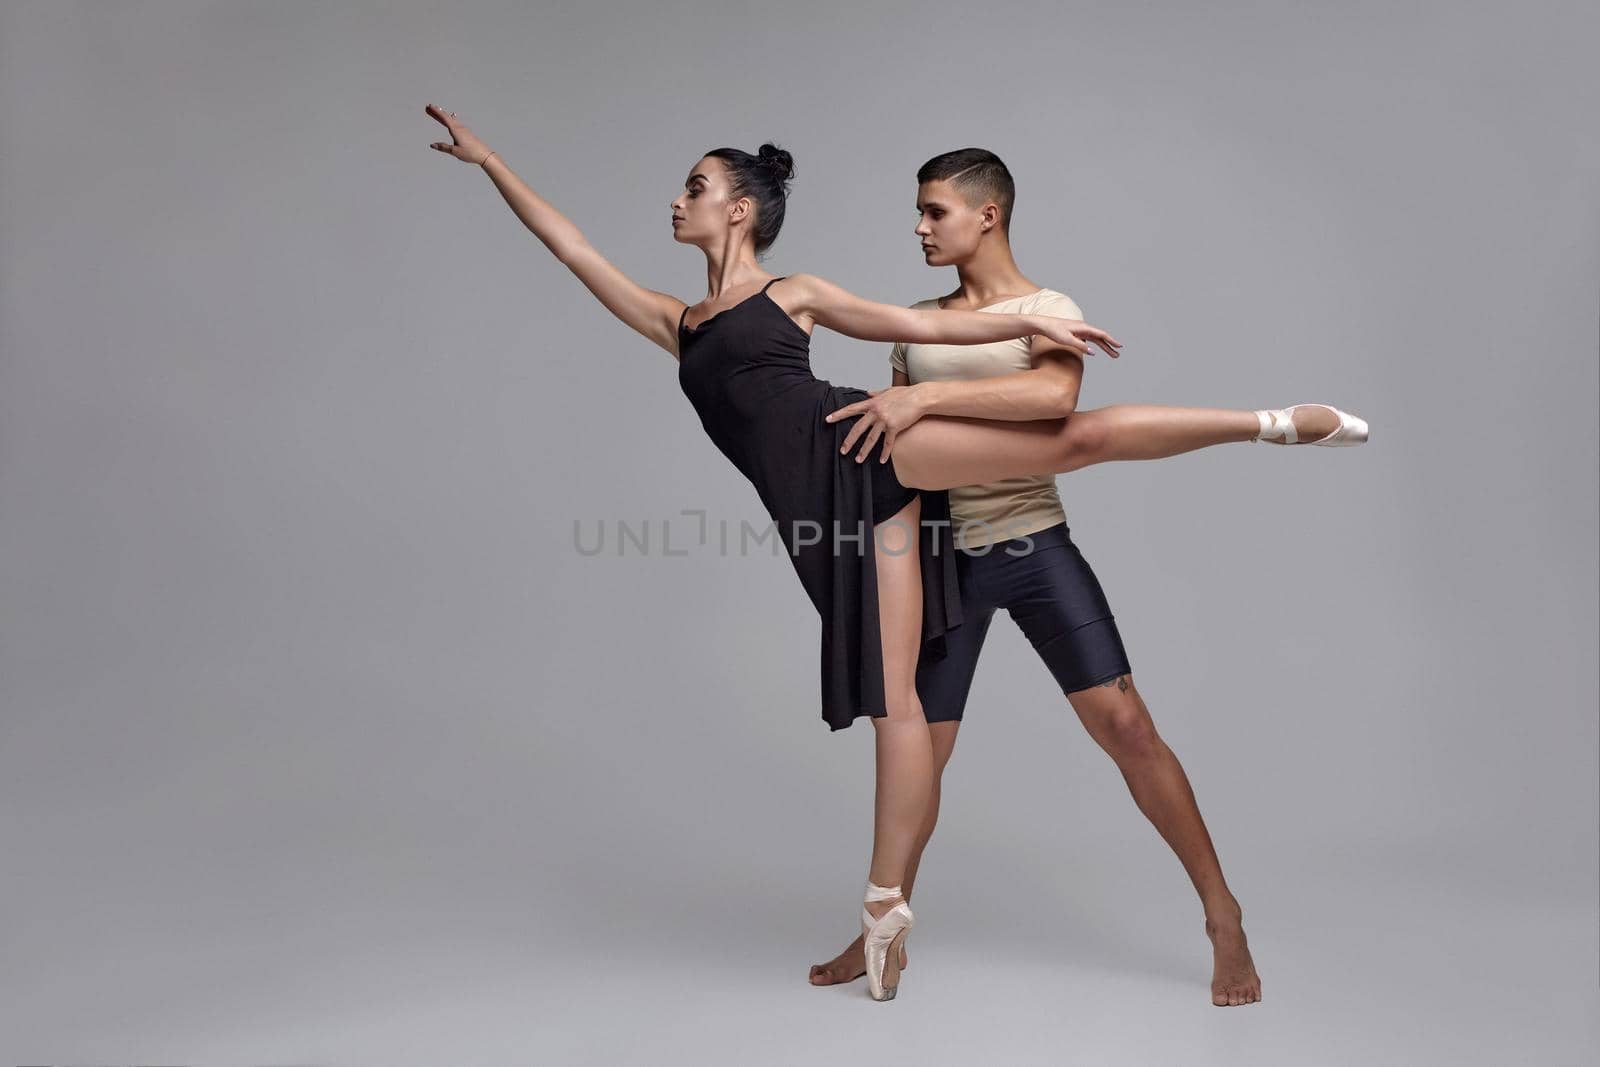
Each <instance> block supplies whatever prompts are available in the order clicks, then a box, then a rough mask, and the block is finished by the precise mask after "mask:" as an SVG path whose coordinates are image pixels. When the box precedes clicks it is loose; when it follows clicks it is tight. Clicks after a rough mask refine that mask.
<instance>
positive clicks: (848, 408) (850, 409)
mask: <svg viewBox="0 0 1600 1067" xmlns="http://www.w3.org/2000/svg"><path fill="white" fill-rule="evenodd" d="M865 403H866V401H865V400H857V401H856V402H855V403H854V404H846V405H845V406H844V407H842V408H839V409H837V410H835V411H830V412H829V413H828V414H827V416H826V417H825V418H823V420H822V421H823V422H838V421H839V420H840V419H847V418H849V417H850V416H851V415H854V414H856V412H857V411H859V410H860V409H861V407H862V405H864V404H865Z"/></svg>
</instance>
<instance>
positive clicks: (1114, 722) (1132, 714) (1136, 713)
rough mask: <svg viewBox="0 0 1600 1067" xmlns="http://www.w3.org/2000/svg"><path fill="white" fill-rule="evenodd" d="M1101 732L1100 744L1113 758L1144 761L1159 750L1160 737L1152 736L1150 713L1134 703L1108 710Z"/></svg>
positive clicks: (1153, 730) (1154, 728) (1153, 728)
mask: <svg viewBox="0 0 1600 1067" xmlns="http://www.w3.org/2000/svg"><path fill="white" fill-rule="evenodd" d="M1101 729H1102V731H1103V735H1104V740H1103V741H1102V744H1104V745H1105V748H1106V751H1107V752H1109V753H1110V754H1111V756H1112V757H1113V758H1115V759H1119V760H1121V759H1147V758H1149V757H1150V756H1153V755H1155V754H1156V753H1157V752H1159V751H1160V750H1161V735H1160V734H1158V733H1156V725H1155V723H1153V722H1151V721H1150V713H1149V712H1147V711H1146V710H1145V709H1144V707H1143V706H1142V705H1141V704H1139V703H1138V702H1137V701H1130V702H1127V703H1124V704H1121V705H1120V706H1119V707H1116V708H1114V709H1112V711H1111V713H1110V714H1109V715H1107V716H1106V717H1105V719H1104V722H1103V725H1102V727H1101Z"/></svg>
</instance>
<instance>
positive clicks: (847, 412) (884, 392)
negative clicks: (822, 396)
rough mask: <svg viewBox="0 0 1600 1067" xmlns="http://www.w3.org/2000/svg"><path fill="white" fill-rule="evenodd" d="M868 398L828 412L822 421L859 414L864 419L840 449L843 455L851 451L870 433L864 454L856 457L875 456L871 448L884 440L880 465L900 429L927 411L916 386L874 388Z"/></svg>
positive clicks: (886, 458)
mask: <svg viewBox="0 0 1600 1067" xmlns="http://www.w3.org/2000/svg"><path fill="white" fill-rule="evenodd" d="M867 395H868V396H869V397H870V398H871V399H869V400H857V401H856V402H855V403H854V404H846V405H845V406H844V407H842V408H839V409H837V410H835V411H831V412H829V413H828V414H827V415H826V416H824V417H823V420H822V421H823V422H838V421H839V420H840V419H847V418H849V417H850V416H852V415H860V416H861V418H860V419H858V420H857V421H856V424H855V425H854V426H852V427H850V432H849V433H848V434H847V435H845V439H844V447H843V448H841V449H839V452H840V453H841V454H843V453H845V452H849V451H850V449H851V448H853V447H854V446H855V443H856V442H857V441H858V440H860V439H861V435H862V434H864V433H867V432H868V431H871V436H869V437H868V438H867V439H866V441H864V442H863V443H862V445H861V452H860V454H859V455H857V456H856V462H857V463H860V462H862V461H863V460H865V459H866V458H867V456H869V455H870V454H871V453H872V446H873V445H874V444H875V443H876V442H877V440H878V438H879V437H883V453H882V455H880V456H879V457H878V462H879V463H887V462H889V450H890V449H892V448H893V447H894V439H895V437H896V436H898V435H899V433H900V431H901V430H904V429H905V428H906V427H907V426H910V425H911V424H912V423H914V422H916V421H917V420H918V419H920V418H922V416H923V415H925V414H927V410H926V409H925V408H924V407H923V406H922V402H921V401H920V400H919V399H918V395H919V394H918V393H917V389H916V386H913V385H891V386H889V387H888V388H887V389H872V390H869V391H868V393H867Z"/></svg>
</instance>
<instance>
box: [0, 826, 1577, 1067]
mask: <svg viewBox="0 0 1600 1067" xmlns="http://www.w3.org/2000/svg"><path fill="white" fill-rule="evenodd" d="M1397 859H1398V860H1399V861H1400V862H1399V863H1398V864H1397V863H1396V862H1395V861H1396V860H1397ZM1078 860H1079V862H1080V863H1081V864H1083V865H1089V866H1093V867H1095V868H1097V869H1098V871H1099V873H1100V875H1101V877H1100V878H1097V879H1094V880H1088V885H1089V886H1090V888H1089V890H1088V891H1087V892H1077V893H1075V892H1074V891H1073V889H1072V887H1071V886H1069V885H1066V884H1063V883H1062V882H1060V881H1058V880H1057V881H1052V880H1046V881H1044V882H1043V883H1039V884H1034V885H1033V886H1032V887H1031V888H1029V889H1027V891H1026V892H1022V893H1021V894H1020V898H1019V899H1021V900H1026V901H1027V902H1028V903H1029V904H1030V905H1031V907H1030V910H1029V911H1028V913H1027V915H1026V916H1025V915H1024V913H1023V912H1022V911H1020V910H1018V909H1016V908H1007V907H1006V899H1007V897H1008V896H1011V895H1013V894H1007V893H1004V892H1001V891H1002V890H1004V889H1006V888H1007V886H1008V885H1010V886H1014V887H1022V886H1023V885H1024V883H1023V882H1022V881H1020V880H1019V881H1016V882H1012V883H997V884H995V885H991V886H983V885H980V884H978V883H976V882H971V881H964V880H963V879H962V878H961V877H959V876H958V875H957V876H952V877H951V878H949V879H947V881H948V883H949V884H946V885H942V886H935V887H934V888H931V889H928V890H927V891H926V892H925V893H922V894H919V897H920V898H921V899H919V900H918V902H917V907H918V912H919V923H920V925H919V927H918V930H917V932H916V935H915V937H914V940H913V941H912V942H911V945H910V948H911V953H912V956H911V965H910V967H909V968H908V970H907V972H906V975H905V977H904V985H903V987H902V993H901V995H900V996H899V997H898V998H897V999H896V1000H895V1001H893V1002H891V1003H886V1004H875V1003H873V1002H872V1001H870V1000H869V999H868V998H867V996H866V993H865V988H864V983H863V982H856V983H853V984H851V985H849V986H846V987H836V988H831V989H813V988H809V987H807V986H806V985H805V979H804V975H805V970H806V965H807V964H808V963H809V962H810V960H811V959H812V958H813V957H814V956H817V955H819V954H820V953H819V950H821V949H824V948H831V947H835V945H834V943H835V942H839V947H842V943H843V940H844V938H845V936H846V935H847V933H848V918H849V911H850V909H849V907H848V902H847V901H842V902H841V906H839V907H831V906H825V905H824V903H823V902H820V901H818V900H816V899H814V898H812V897H809V896H804V895H800V894H792V895H784V894H782V893H778V894H774V893H772V892H770V891H766V892H755V891H753V890H752V891H736V892H733V893H732V894H731V895H730V896H729V897H727V898H725V899H717V898H713V897H712V896H709V895H707V894H705V893H703V892H702V891H701V887H699V886H695V885H692V884H690V883H689V882H687V881H685V880H683V879H681V878H680V879H666V880H663V881H662V882H661V883H659V884H651V885H649V886H647V887H646V886H641V887H640V891H639V892H638V893H637V894H635V895H631V894H632V891H630V890H628V889H627V888H626V887H625V886H623V885H622V884H620V883H617V882H610V883H608V882H606V881H604V880H601V881H597V882H595V883H593V884H592V885H591V886H590V888H589V892H590V893H592V897H593V899H592V900H591V901H590V903H589V906H588V907H585V905H584V903H583V899H582V896H583V894H582V891H581V890H580V887H579V886H578V884H577V883H576V882H574V883H573V884H572V889H571V895H570V896H569V897H567V898H566V899H565V900H563V899H562V897H561V896H560V895H557V896H554V897H548V898H547V899H546V901H545V903H544V904H542V905H541V908H544V909H547V910H544V911H541V912H534V911H530V910H528V909H527V908H526V907H521V906H519V905H518V903H517V901H516V897H517V892H516V889H517V887H516V885H515V884H514V882H508V883H507V884H504V885H502V886H500V887H499V889H500V892H499V893H496V892H495V889H494V887H490V886H486V885H484V884H483V882H482V880H481V872H479V873H478V874H476V875H473V876H472V877H467V876H466V875H465V873H463V875H462V879H461V882H460V883H459V885H458V890H459V892H458V895H457V896H456V897H455V898H454V899H451V900H449V901H448V903H447V902H446V901H444V900H438V899H429V894H430V893H432V892H438V891H440V890H444V889H446V888H447V887H448V883H449V882H450V875H449V872H448V871H445V870H441V869H438V868H434V869H432V870H431V871H430V872H428V873H422V872H421V871H420V869H419V872H418V873H419V877H418V878H417V879H416V880H415V881H413V882H411V883H410V884H409V885H408V884H407V883H406V882H405V881H403V880H397V881H396V883H395V884H393V885H391V886H389V887H387V888H383V889H380V888H378V887H377V886H371V887H368V888H369V890H370V894H369V895H366V896H362V895H360V894H355V893H351V892H349V891H348V890H349V889H351V888H354V887H346V889H345V890H344V891H341V890H339V889H338V888H337V887H334V888H333V891H332V893H331V896H330V897H329V898H328V899H323V900H321V901H320V902H319V901H318V899H317V898H316V894H315V893H314V891H313V889H314V886H313V882H314V879H311V878H301V879H296V878H295V877H294V876H293V875H292V874H289V873H285V874H284V875H283V876H282V881H281V884H280V885H278V886H277V887H275V889H274V890H271V891H269V890H267V889H266V888H263V890H262V891H261V892H260V893H258V894H257V895H256V897H255V899H254V900H251V899H238V900H236V901H234V902H233V903H232V904H231V905H225V906H219V905H218V903H217V902H213V903H212V904H211V905H209V906H206V907H200V908H191V907H188V906H186V905H185V904H184V902H182V901H178V900H175V899H171V898H169V899H167V900H166V901H160V900H144V901H140V900H137V894H136V893H135V894H132V895H123V896H122V897H121V899H122V900H123V902H124V903H123V904H121V905H119V904H118V903H117V902H116V899H112V898H109V897H108V898H106V899H101V900H100V901H99V905H98V906H97V907H92V906H90V905H91V903H92V902H93V898H94V896H95V894H93V893H92V892H91V891H87V890H83V891H80V893H79V897H80V898H81V899H79V900H77V901H76V902H75V901H73V900H70V899H63V898H62V897H61V896H60V895H59V894H58V895H56V896H54V897H52V898H51V899H50V901H49V902H48V905H47V906H48V910H46V911H43V912H42V913H41V912H35V913H34V915H35V920H36V921H31V922H28V923H26V924H23V925H21V926H12V927H11V928H10V930H9V931H8V935H7V942H8V945H7V949H8V951H7V955H8V958H9V960H10V962H11V964H12V966H11V967H10V968H8V972H9V974H8V980H7V981H6V983H5V988H4V999H3V1003H4V1004H5V1008H4V1017H5V1023H4V1030H5V1033H6V1034H7V1036H6V1038H5V1045H6V1046H7V1047H6V1050H5V1053H4V1055H5V1057H6V1060H7V1062H15V1063H35V1062H37V1063H69V1062H71V1063H86V1062H94V1063H134V1062H138V1063H184V1064H241V1065H242V1064H334V1063H337V1064H352V1065H354V1064H372V1065H380V1064H383V1065H392V1064H425V1063H445V1062H450V1063H497V1064H498V1063H540V1064H565V1063H593V1064H610V1063H640V1064H645V1063H649V1064H658V1063H714V1064H723V1063H726V1064H739V1063H782V1064H788V1063H794V1064H801V1063H815V1062H819V1058H821V1057H827V1058H828V1059H829V1060H830V1061H834V1062H839V1061H841V1060H843V1061H849V1062H859V1061H860V1058H861V1057H867V1056H870V1057H873V1058H874V1061H879V1062H881V1061H880V1060H878V1059H877V1058H878V1057H884V1056H892V1055H895V1054H899V1055H906V1056H910V1057H912V1058H913V1060H912V1061H908V1062H913V1061H914V1062H918V1063H928V1064H942V1063H970V1062H978V1061H980V1060H986V1061H988V1062H1003V1063H1101V1064H1111V1063H1129V1064H1136V1063H1137V1064H1144V1063H1187V1064H1202V1063H1219V1064H1221V1063H1229V1064H1237V1063H1258V1064H1284V1063H1295V1064H1350V1063H1408V1064H1409V1063H1441V1064H1443V1063H1449V1064H1506V1063H1538V1064H1587V1063H1592V1062H1593V1061H1594V1059H1593V1058H1594V1052H1595V1049H1596V1047H1597V1038H1600V997H1597V991H1596V955H1595V940H1594V936H1593V935H1594V920H1595V910H1594V902H1593V901H1583V900H1560V899H1546V898H1541V897H1539V896H1538V895H1537V893H1536V889H1537V887H1536V886H1531V885H1530V886H1525V887H1523V889H1522V890H1521V891H1518V890H1516V889H1514V888H1510V887H1509V880H1508V879H1505V878H1503V877H1489V878H1487V879H1484V880H1483V881H1482V882H1481V884H1474V883H1473V881H1472V880H1471V879H1470V878H1464V877H1463V874H1462V872H1460V871H1453V872H1452V871H1449V870H1446V869H1441V870H1440V871H1439V873H1438V874H1437V875H1419V874H1417V873H1416V869H1417V864H1416V863H1415V862H1414V858H1413V860H1412V861H1407V859H1406V858H1405V857H1404V856H1394V855H1390V856H1383V855H1378V854H1376V853H1374V852H1373V851H1372V850H1370V848H1367V847H1365V846H1359V845H1354V846H1351V847H1349V848H1341V849H1327V850H1320V851H1319V852H1318V853H1317V854H1315V855H1313V854H1310V853H1304V854H1295V853H1294V852H1292V851H1290V850H1287V849H1282V850H1276V854H1275V857H1274V861H1273V862H1274V867H1273V870H1274V873H1273V875H1272V877H1270V878H1257V879H1256V881H1258V882H1259V884H1258V885H1257V886H1256V887H1255V889H1256V891H1255V893H1254V894H1253V897H1254V899H1253V902H1247V905H1246V906H1247V913H1246V922H1247V928H1248V930H1249V933H1250V935H1251V939H1252V945H1253V947H1254V949H1255V952H1256V956H1257V961H1258V965H1259V967H1260V970H1261V973H1262V976H1263V988H1264V999H1263V1000H1262V1002H1261V1003H1260V1004H1257V1005H1253V1006H1249V1007H1243V1008H1215V1007H1212V1006H1211V1005H1210V1004H1209V1003H1208V995H1207V981H1208V979H1209V961H1208V957H1207V955H1206V952H1205V944H1204V942H1203V935H1202V934H1201V932H1200V927H1199V922H1198V916H1197V914H1196V913H1195V911H1194V909H1193V906H1192V903H1191V901H1190V899H1189V898H1188V897H1187V896H1186V895H1185V894H1186V889H1187V887H1186V886H1185V885H1183V884H1180V880H1181V872H1179V871H1177V869H1176V868H1175V866H1173V865H1171V862H1170V859H1169V858H1166V857H1163V856H1161V855H1160V853H1159V846H1157V848H1151V849H1146V848H1142V847H1139V846H1138V844H1137V843H1135V844H1134V845H1133V846H1132V847H1127V848H1118V847H1117V846H1116V843H1115V842H1110V841H1107V842H1106V844H1105V846H1104V848H1103V850H1101V849H1098V848H1097V849H1094V850H1090V849H1085V850H1083V851H1082V852H1080V854H1079V856H1078ZM1119 879H1125V880H1127V883H1128V885H1129V886H1130V887H1136V888H1137V891H1135V892H1127V893H1119V892H1118V891H1117V889H1116V885H1117V882H1118V880H1119ZM135 881H136V880H135ZM1333 886H1338V887H1339V888H1337V889H1335V888H1332V887H1333ZM19 888H20V889H21V892H20V893H16V894H13V900H17V901H22V902H28V901H31V902H33V903H34V904H44V903H46V902H45V898H44V894H43V893H42V888H43V887H39V886H29V885H27V884H26V883H25V882H22V883H21V884H20V885H19ZM732 888H733V889H735V890H738V889H739V887H737V886H733V887H732ZM645 890H648V892H645ZM274 895H275V896H276V898H277V899H276V900H275V902H274V903H273V904H272V905H271V906H269V905H267V903H266V901H268V900H269V899H271V898H272V897H273V896H274ZM1241 895H1243V894H1241ZM611 900H615V902H616V904H617V909H618V910H617V911H616V912H615V913H614V914H611V915H607V914H604V908H602V907H600V906H598V905H600V904H603V903H605V902H606V901H611ZM647 902H648V904H649V906H650V907H651V908H653V909H654V915H655V916H656V917H654V918H652V917H650V916H649V915H646V914H645V911H644V905H645V904H646V903H647ZM74 903H77V904H80V905H83V906H81V907H74V906H73V905H74ZM558 906H559V907H561V908H565V909H570V912H569V914H570V921H566V920H565V919H564V917H563V915H562V914H559V913H556V912H552V911H550V910H548V909H550V908H554V907H558ZM40 914H44V915H46V916H48V918H47V919H46V920H45V921H37V917H38V916H39V915H40ZM1575 933H1581V934H1582V935H1583V936H1575ZM61 938H70V939H73V940H74V941H82V942H86V943H92V944H93V945H94V946H95V949H94V951H92V952H89V951H83V952H80V953H78V962H77V963H75V964H74V965H73V966H71V967H65V966H52V962H51V961H52V958H53V955H54V953H53V942H56V941H57V940H58V939H61ZM19 963H23V964H25V966H22V967H18V966H16V965H17V964H19Z"/></svg>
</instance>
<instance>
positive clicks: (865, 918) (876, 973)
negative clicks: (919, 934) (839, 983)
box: [861, 882, 914, 1000]
mask: <svg viewBox="0 0 1600 1067" xmlns="http://www.w3.org/2000/svg"><path fill="white" fill-rule="evenodd" d="M899 898H900V887H899V886H897V885H896V886H881V885H874V884H873V883H872V882H868V883H867V895H866V900H865V901H864V902H863V903H864V904H865V903H871V902H873V901H880V900H896V899H899ZM913 919H914V916H913V915H912V914H911V905H910V904H907V903H906V902H905V901H904V900H900V903H898V904H896V905H895V906H894V907H892V908H890V909H889V910H888V911H886V912H884V913H883V914H882V915H881V916H878V917H877V918H874V917H873V915H872V912H870V911H868V910H867V909H866V907H865V906H863V907H862V909H861V947H862V950H863V951H864V952H865V953H866V963H867V995H868V996H870V997H871V998H872V999H873V1000H893V999H894V996H895V993H896V992H898V991H899V989H900V946H901V945H903V944H905V940H906V935H907V934H908V933H910V932H911V923H912V921H913Z"/></svg>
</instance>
